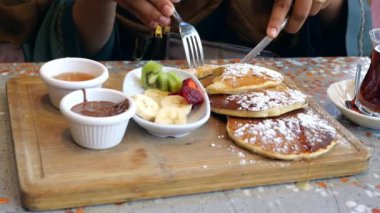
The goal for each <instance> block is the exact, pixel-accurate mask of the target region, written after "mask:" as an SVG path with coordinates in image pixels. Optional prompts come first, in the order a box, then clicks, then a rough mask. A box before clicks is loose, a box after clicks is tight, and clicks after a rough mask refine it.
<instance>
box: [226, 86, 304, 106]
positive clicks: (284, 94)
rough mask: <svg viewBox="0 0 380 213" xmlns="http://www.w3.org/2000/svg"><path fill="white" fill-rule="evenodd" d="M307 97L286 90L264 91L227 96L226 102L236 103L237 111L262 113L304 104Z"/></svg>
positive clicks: (298, 92) (300, 93)
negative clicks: (276, 108) (272, 109)
mask: <svg viewBox="0 0 380 213" xmlns="http://www.w3.org/2000/svg"><path fill="white" fill-rule="evenodd" d="M306 99H307V96H306V95H305V94H303V93H302V92H300V91H298V90H294V89H289V88H287V89H286V90H284V91H277V90H265V91H252V92H248V93H242V94H236V95H229V96H228V97H227V98H226V101H227V102H236V103H237V104H238V105H239V108H238V110H247V111H263V110H267V109H270V108H274V107H280V106H290V105H293V104H295V103H305V102H306Z"/></svg>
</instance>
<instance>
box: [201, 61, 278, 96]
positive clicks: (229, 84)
mask: <svg viewBox="0 0 380 213" xmlns="http://www.w3.org/2000/svg"><path fill="white" fill-rule="evenodd" d="M213 75H214V79H213V82H212V83H211V84H210V85H208V86H207V87H206V91H207V93H208V94H238V93H243V92H248V91H251V90H255V89H262V88H267V87H273V86H278V85H280V84H281V83H282V81H283V80H284V77H283V76H282V75H281V73H279V72H277V71H274V70H272V69H269V68H266V67H261V66H257V65H252V64H243V63H236V64H227V65H223V66H220V67H218V68H216V69H215V70H214V71H213Z"/></svg>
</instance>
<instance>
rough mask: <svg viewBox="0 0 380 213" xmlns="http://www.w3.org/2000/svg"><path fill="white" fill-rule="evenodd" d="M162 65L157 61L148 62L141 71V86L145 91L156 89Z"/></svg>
mask: <svg viewBox="0 0 380 213" xmlns="http://www.w3.org/2000/svg"><path fill="white" fill-rule="evenodd" d="M161 70H162V65H161V64H160V63H157V62H155V61H148V62H147V63H146V64H145V65H144V66H143V68H142V71H141V84H142V86H143V87H144V88H145V89H149V88H154V87H155V82H156V80H157V78H158V75H159V73H161Z"/></svg>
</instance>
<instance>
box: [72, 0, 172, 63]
mask: <svg viewBox="0 0 380 213" xmlns="http://www.w3.org/2000/svg"><path fill="white" fill-rule="evenodd" d="M172 2H178V0H172V1H171V0H150V1H148V0H138V1H136V0H116V1H113V0H76V1H75V3H74V7H73V19H74V23H75V26H76V28H77V31H78V36H79V40H80V43H81V47H82V48H83V50H84V51H85V53H86V54H87V55H90V56H91V55H94V54H96V53H97V52H98V51H99V50H100V49H101V48H102V47H103V46H104V45H105V44H106V43H107V41H108V39H109V37H110V35H111V33H112V30H113V26H114V22H115V16H116V6H117V5H119V6H121V7H123V8H124V9H126V10H128V11H130V12H131V13H132V14H134V15H135V16H136V17H137V18H139V19H140V20H141V21H142V22H143V23H145V24H146V25H147V26H150V27H151V28H155V27H156V26H157V25H158V24H161V25H168V24H170V16H171V15H172V14H173V8H174V6H173V4H172Z"/></svg>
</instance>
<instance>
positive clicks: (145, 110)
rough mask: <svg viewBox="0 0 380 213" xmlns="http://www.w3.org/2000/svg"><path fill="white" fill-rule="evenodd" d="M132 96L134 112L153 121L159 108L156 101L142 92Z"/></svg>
mask: <svg viewBox="0 0 380 213" xmlns="http://www.w3.org/2000/svg"><path fill="white" fill-rule="evenodd" d="M132 98H133V100H134V101H135V103H136V114H137V115H138V116H140V117H141V118H143V119H145V120H148V121H153V120H154V118H155V117H156V115H157V113H158V111H159V110H160V106H159V105H158V104H157V102H156V101H155V100H153V99H152V98H151V97H149V96H147V95H143V94H138V95H135V96H133V97H132Z"/></svg>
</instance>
